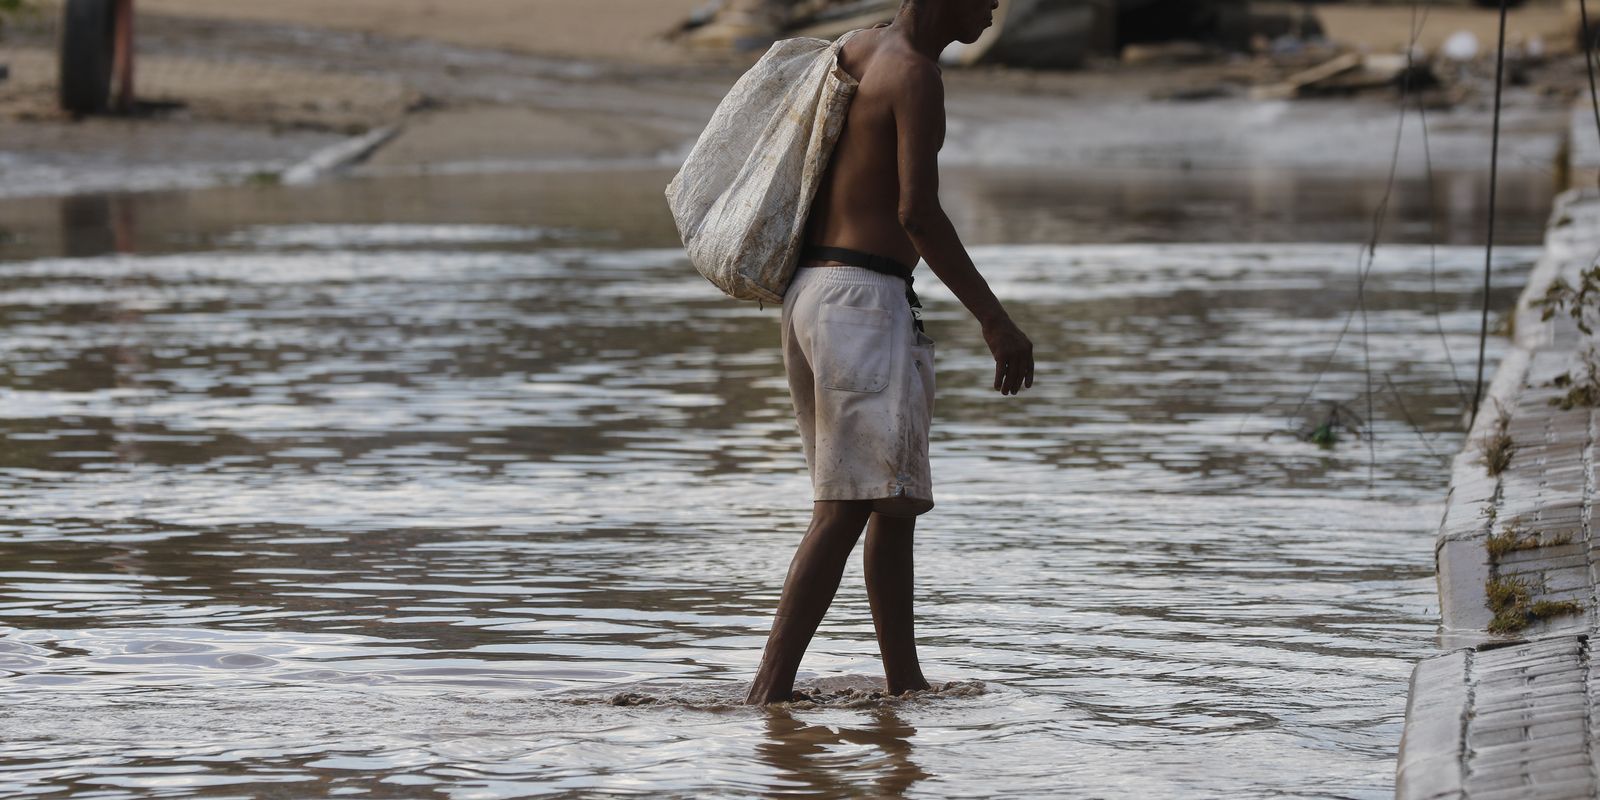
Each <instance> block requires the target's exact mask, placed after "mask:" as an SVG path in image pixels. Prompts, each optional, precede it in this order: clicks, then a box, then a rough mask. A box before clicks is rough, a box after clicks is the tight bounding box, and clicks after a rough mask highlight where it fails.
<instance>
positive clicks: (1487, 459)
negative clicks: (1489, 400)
mask: <svg viewBox="0 0 1600 800" xmlns="http://www.w3.org/2000/svg"><path fill="white" fill-rule="evenodd" d="M1495 409H1496V412H1495V423H1494V430H1492V431H1490V432H1489V435H1488V436H1487V437H1485V438H1484V439H1483V441H1482V442H1481V443H1480V444H1479V447H1481V448H1482V450H1483V454H1482V455H1481V456H1480V457H1479V458H1478V463H1480V464H1482V465H1483V467H1484V469H1486V470H1488V471H1489V476H1490V477H1498V476H1499V475H1500V473H1502V472H1505V471H1506V467H1509V466H1511V454H1512V452H1513V451H1515V450H1516V448H1517V445H1516V443H1515V442H1513V441H1511V433H1510V428H1511V412H1509V411H1507V410H1505V408H1504V407H1503V406H1501V405H1500V404H1499V403H1498V402H1497V403H1495Z"/></svg>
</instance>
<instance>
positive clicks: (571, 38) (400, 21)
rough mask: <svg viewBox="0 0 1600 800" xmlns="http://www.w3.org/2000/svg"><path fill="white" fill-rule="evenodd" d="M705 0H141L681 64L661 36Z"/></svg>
mask: <svg viewBox="0 0 1600 800" xmlns="http://www.w3.org/2000/svg"><path fill="white" fill-rule="evenodd" d="M703 5H705V0H338V2H334V3H330V2H328V1H327V0H272V2H266V3H233V2H224V3H219V2H216V0H139V7H140V8H141V9H142V10H144V11H148V12H154V13H157V14H171V15H181V16H189V17H199V18H215V19H230V20H237V21H254V22H271V23H287V24H293V25H305V26H316V27H325V28H333V29H336V30H346V31H356V32H364V33H375V34H380V35H382V36H388V37H395V38H423V39H432V40H436V41H440V42H446V43H449V44H456V45H462V46H466V47H474V48H490V49H502V50H512V51H516V52H520V53H529V54H535V55H544V56H559V57H566V58H576V59H582V60H585V61H623V62H628V63H682V62H685V61H689V60H694V56H693V54H691V53H689V52H688V51H685V50H682V49H680V48H677V47H674V46H672V45H670V44H667V43H665V42H663V41H662V35H663V34H665V33H667V32H668V31H670V30H673V29H674V28H676V27H677V26H678V25H679V24H681V23H682V22H683V20H684V19H686V18H687V17H688V16H689V14H690V12H692V11H694V10H695V9H696V8H699V7H700V6H703Z"/></svg>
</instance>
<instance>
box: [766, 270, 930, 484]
mask: <svg viewBox="0 0 1600 800" xmlns="http://www.w3.org/2000/svg"><path fill="white" fill-rule="evenodd" d="M782 324H783V363H784V367H785V369H786V370H787V371H788V373H789V395H790V397H792V398H793V399H794V413H795V420H796V422H797V423H798V424H799V427H800V441H801V443H802V444H803V446H804V448H805V454H806V464H807V465H809V466H810V467H811V487H812V493H813V499H814V500H872V501H874V503H873V510H874V511H878V512H880V513H883V514H890V515H894V516H914V515H917V514H921V513H923V512H925V511H927V510H928V509H930V508H933V477H932V475H931V474H930V471H929V468H928V429H929V427H930V426H931V424H932V421H933V390H934V378H933V340H932V339H929V338H928V337H927V336H926V335H924V334H923V333H922V332H921V331H919V330H917V329H916V328H915V326H914V325H913V323H912V318H911V309H910V307H909V306H907V305H906V285H905V281H902V280H900V279H899V278H895V277H892V276H889V275H881V274H879V273H876V272H872V271H870V270H866V269H861V268H859V267H801V268H800V269H798V270H796V271H795V277H794V282H793V283H792V284H790V285H789V291H788V292H787V293H786V294H785V295H784V300H783V323H782Z"/></svg>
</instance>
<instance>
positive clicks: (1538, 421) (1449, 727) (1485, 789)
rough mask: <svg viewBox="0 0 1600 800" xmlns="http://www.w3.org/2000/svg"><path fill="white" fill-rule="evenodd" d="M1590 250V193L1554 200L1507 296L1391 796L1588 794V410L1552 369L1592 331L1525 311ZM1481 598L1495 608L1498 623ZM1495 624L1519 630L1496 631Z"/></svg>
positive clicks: (1442, 554) (1594, 198)
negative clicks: (1439, 650) (1502, 336)
mask: <svg viewBox="0 0 1600 800" xmlns="http://www.w3.org/2000/svg"><path fill="white" fill-rule="evenodd" d="M1591 135H1592V132H1591ZM1597 256H1600V195H1597V194H1596V193H1595V192H1594V191H1592V190H1589V191H1585V192H1581V193H1580V192H1569V193H1567V194H1564V195H1562V196H1561V197H1559V198H1557V202H1556V207H1555V211H1554V212H1553V214H1552V216H1551V221H1550V226H1549V229H1548V231H1547V236H1546V246H1545V253H1544V255H1543V257H1542V259H1541V260H1540V262H1539V264H1538V266H1536V267H1535V268H1534V271H1533V273H1532V274H1531V275H1530V276H1529V278H1528V286H1527V288H1526V289H1525V290H1524V291H1523V293H1522V296H1521V298H1520V299H1519V301H1518V303H1517V309H1516V312H1515V318H1514V321H1513V322H1514V341H1513V347H1511V348H1510V349H1509V350H1508V351H1507V354H1506V357H1505V359H1504V360H1503V361H1502V362H1501V365H1500V368H1499V371H1498V372H1497V373H1496V375H1495V379H1494V382H1493V383H1492V384H1491V386H1490V388H1489V390H1488V392H1487V394H1486V398H1485V400H1484V405H1483V410H1482V411H1481V412H1480V413H1479V415H1478V419H1477V421H1476V423H1475V424H1474V425H1473V429H1472V431H1471V433H1470V434H1469V436H1468V440H1467V441H1468V444H1467V446H1466V448H1465V449H1464V450H1463V451H1462V453H1461V454H1460V455H1458V456H1457V457H1456V459H1455V462H1454V469H1453V473H1452V476H1451V488H1450V496H1449V499H1448V502H1447V505H1446V509H1445V515H1444V519H1443V522H1442V523H1441V525H1440V528H1439V534H1438V541H1437V545H1436V548H1437V550H1436V552H1437V557H1438V566H1439V574H1438V578H1439V599H1440V614H1441V617H1442V620H1441V621H1442V623H1443V631H1442V634H1441V637H1440V641H1441V645H1442V646H1443V647H1445V648H1448V649H1450V650H1451V652H1448V653H1446V654H1444V655H1440V656H1437V657H1434V658H1430V659H1427V660H1424V661H1423V662H1422V663H1420V664H1419V665H1418V666H1417V668H1416V671H1415V672H1414V673H1413V675H1412V679H1411V700H1410V704H1409V706H1408V708H1407V710H1406V727H1405V733H1404V735H1403V737H1402V739H1401V744H1400V759H1399V765H1398V771H1397V775H1396V796H1397V797H1398V798H1401V800H1421V799H1422V798H1461V797H1470V798H1472V800H1497V799H1499V798H1504V799H1505V800H1511V798H1517V799H1518V800H1533V799H1535V798H1552V799H1553V798H1573V799H1574V800H1577V799H1578V798H1585V799H1587V798H1594V797H1596V796H1597V790H1600V782H1597V777H1596V776H1597V775H1600V760H1597V759H1600V746H1597V734H1600V672H1597V671H1596V670H1597V668H1600V664H1597V663H1596V661H1595V660H1594V659H1592V658H1591V654H1590V648H1589V642H1590V637H1591V634H1592V633H1593V632H1594V631H1595V630H1596V626H1597V624H1600V617H1597V615H1596V585H1597V581H1600V539H1597V537H1596V536H1594V535H1593V533H1592V532H1591V527H1590V519H1591V503H1592V498H1593V497H1594V488H1595V474H1594V467H1595V436H1596V432H1597V430H1600V425H1597V423H1600V409H1595V408H1592V407H1589V406H1587V405H1584V404H1581V403H1580V404H1578V405H1575V406H1574V407H1572V408H1570V409H1567V410H1563V409H1562V408H1561V407H1560V406H1558V405H1556V404H1555V403H1556V402H1559V401H1560V400H1561V399H1562V398H1563V397H1565V396H1566V395H1567V393H1568V391H1569V389H1571V388H1572V386H1571V385H1567V386H1562V385H1558V382H1557V381H1556V379H1557V377H1558V376H1561V375H1563V374H1570V375H1571V377H1572V378H1573V379H1574V380H1575V382H1576V383H1577V384H1580V385H1581V384H1583V383H1584V382H1585V381H1586V380H1587V379H1588V376H1589V373H1588V371H1587V368H1586V367H1585V366H1584V354H1585V353H1587V352H1589V351H1590V350H1591V348H1594V347H1596V346H1597V345H1600V341H1597V339H1600V336H1593V335H1586V334H1584V333H1582V332H1581V331H1580V330H1579V329H1578V327H1577V326H1576V324H1575V323H1574V322H1573V320H1572V319H1570V318H1569V317H1568V316H1567V315H1566V314H1565V313H1561V314H1558V315H1556V316H1554V317H1553V318H1552V319H1550V320H1548V321H1545V320H1542V319H1541V316H1542V310H1541V309H1540V308H1539V307H1537V306H1535V301H1537V300H1539V299H1540V298H1543V297H1544V296H1545V294H1546V291H1547V290H1548V289H1549V287H1550V286H1551V285H1552V284H1553V283H1554V282H1555V281H1557V280H1564V281H1566V283H1567V284H1568V285H1570V286H1574V287H1576V286H1578V285H1579V284H1580V281H1581V278H1580V277H1579V276H1580V273H1582V272H1583V271H1584V270H1586V269H1588V268H1589V267H1590V266H1591V265H1593V264H1594V263H1595V261H1596V258H1597ZM1507 437H1508V438H1509V445H1510V447H1509V452H1510V460H1509V462H1507V463H1506V464H1505V465H1504V468H1503V470H1502V471H1500V472H1499V473H1498V474H1491V472H1490V470H1489V468H1488V467H1487V466H1486V463H1485V462H1486V461H1489V460H1491V459H1489V458H1486V453H1488V452H1490V451H1492V450H1494V449H1495V444H1494V442H1495V440H1496V439H1497V438H1498V439H1501V440H1502V443H1504V440H1505V438H1507ZM1491 592H1493V593H1496V594H1497V595H1498V597H1499V599H1501V600H1502V601H1509V602H1506V603H1505V604H1503V605H1502V606H1501V607H1502V608H1503V609H1507V613H1506V614H1505V615H1504V616H1502V618H1501V622H1500V625H1494V612H1493V611H1492V610H1491V607H1490V595H1491ZM1523 592H1525V594H1522V593H1523ZM1519 594H1520V595H1521V596H1520V597H1519V596H1518V595H1519ZM1541 602H1543V603H1548V605H1538V604H1540V603H1541ZM1529 611H1532V612H1543V613H1528V612H1529ZM1507 621H1510V622H1512V623H1526V627H1523V628H1521V629H1520V630H1516V629H1513V630H1502V629H1501V626H1503V625H1505V623H1506V622H1507ZM1491 626H1494V627H1495V628H1496V630H1497V632H1495V633H1491V632H1490V629H1491ZM1511 627H1512V628H1515V624H1513V625H1512V626H1511Z"/></svg>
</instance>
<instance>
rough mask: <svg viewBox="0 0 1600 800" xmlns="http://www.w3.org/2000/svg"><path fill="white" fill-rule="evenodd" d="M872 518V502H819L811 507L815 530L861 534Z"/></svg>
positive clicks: (812, 522)
mask: <svg viewBox="0 0 1600 800" xmlns="http://www.w3.org/2000/svg"><path fill="white" fill-rule="evenodd" d="M871 516H872V501H871V500H818V501H817V502H815V503H813V504H812V506H811V525H812V527H814V528H828V529H854V530H855V531H857V532H859V531H860V530H861V528H862V527H863V526H865V525H866V524H867V519H868V518H869V517H871Z"/></svg>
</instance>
